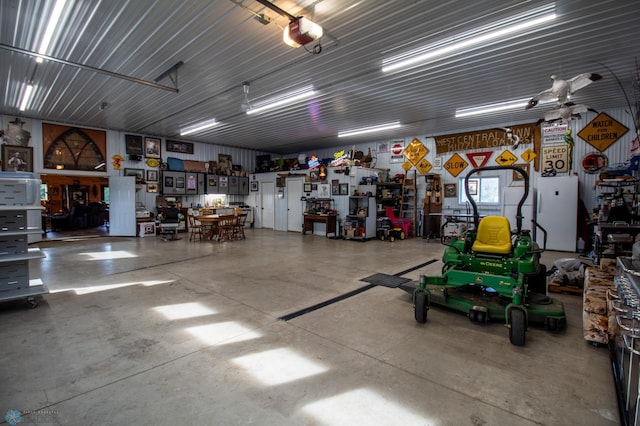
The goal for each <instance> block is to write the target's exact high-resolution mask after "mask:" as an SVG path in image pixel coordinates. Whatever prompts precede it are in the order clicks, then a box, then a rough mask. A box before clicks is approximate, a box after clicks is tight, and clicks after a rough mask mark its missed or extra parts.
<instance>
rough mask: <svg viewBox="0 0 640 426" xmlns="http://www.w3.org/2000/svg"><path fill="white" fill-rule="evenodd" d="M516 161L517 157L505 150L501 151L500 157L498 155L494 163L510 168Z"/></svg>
mask: <svg viewBox="0 0 640 426" xmlns="http://www.w3.org/2000/svg"><path fill="white" fill-rule="evenodd" d="M516 161H518V157H516V156H515V155H513V153H512V152H511V151H509V150H508V149H505V150H504V151H502V152H501V153H500V155H498V157H497V158H496V163H498V164H499V165H501V166H510V165H512V164H513V163H515V162H516Z"/></svg>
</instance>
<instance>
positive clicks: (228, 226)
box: [218, 215, 238, 242]
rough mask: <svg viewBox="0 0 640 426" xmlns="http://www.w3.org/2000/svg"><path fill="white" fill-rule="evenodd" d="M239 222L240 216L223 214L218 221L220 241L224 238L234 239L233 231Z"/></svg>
mask: <svg viewBox="0 0 640 426" xmlns="http://www.w3.org/2000/svg"><path fill="white" fill-rule="evenodd" d="M237 222H238V217H237V216H233V215H229V216H222V217H221V218H220V221H219V222H218V241H219V242H222V241H224V240H229V241H231V240H232V239H233V231H234V229H235V226H236V223H237Z"/></svg>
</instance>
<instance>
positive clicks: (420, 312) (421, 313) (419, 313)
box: [414, 291, 429, 324]
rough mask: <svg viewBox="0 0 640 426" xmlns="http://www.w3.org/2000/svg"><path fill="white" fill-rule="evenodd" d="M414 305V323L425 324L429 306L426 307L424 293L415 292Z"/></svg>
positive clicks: (425, 295) (425, 294)
mask: <svg viewBox="0 0 640 426" xmlns="http://www.w3.org/2000/svg"><path fill="white" fill-rule="evenodd" d="M414 303H415V305H414V311H415V312H414V316H415V318H416V321H417V322H419V323H420V324H424V323H425V322H427V311H428V310H429V306H427V293H425V292H424V291H418V292H416V295H415V302H414Z"/></svg>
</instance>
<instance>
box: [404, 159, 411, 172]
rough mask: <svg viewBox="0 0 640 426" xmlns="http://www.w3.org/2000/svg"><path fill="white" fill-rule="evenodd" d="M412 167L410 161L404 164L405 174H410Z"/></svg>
mask: <svg viewBox="0 0 640 426" xmlns="http://www.w3.org/2000/svg"><path fill="white" fill-rule="evenodd" d="M411 167H413V166H412V165H411V163H410V162H408V161H405V162H404V163H402V168H403V169H404V171H405V172H408V171H409V170H410V169H411Z"/></svg>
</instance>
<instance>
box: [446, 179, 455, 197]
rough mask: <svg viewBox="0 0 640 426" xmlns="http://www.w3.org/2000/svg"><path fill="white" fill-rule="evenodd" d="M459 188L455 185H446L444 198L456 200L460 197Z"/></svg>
mask: <svg viewBox="0 0 640 426" xmlns="http://www.w3.org/2000/svg"><path fill="white" fill-rule="evenodd" d="M457 189H458V188H457V186H456V184H455V183H445V184H444V198H455V197H457V196H458V191H457Z"/></svg>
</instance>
